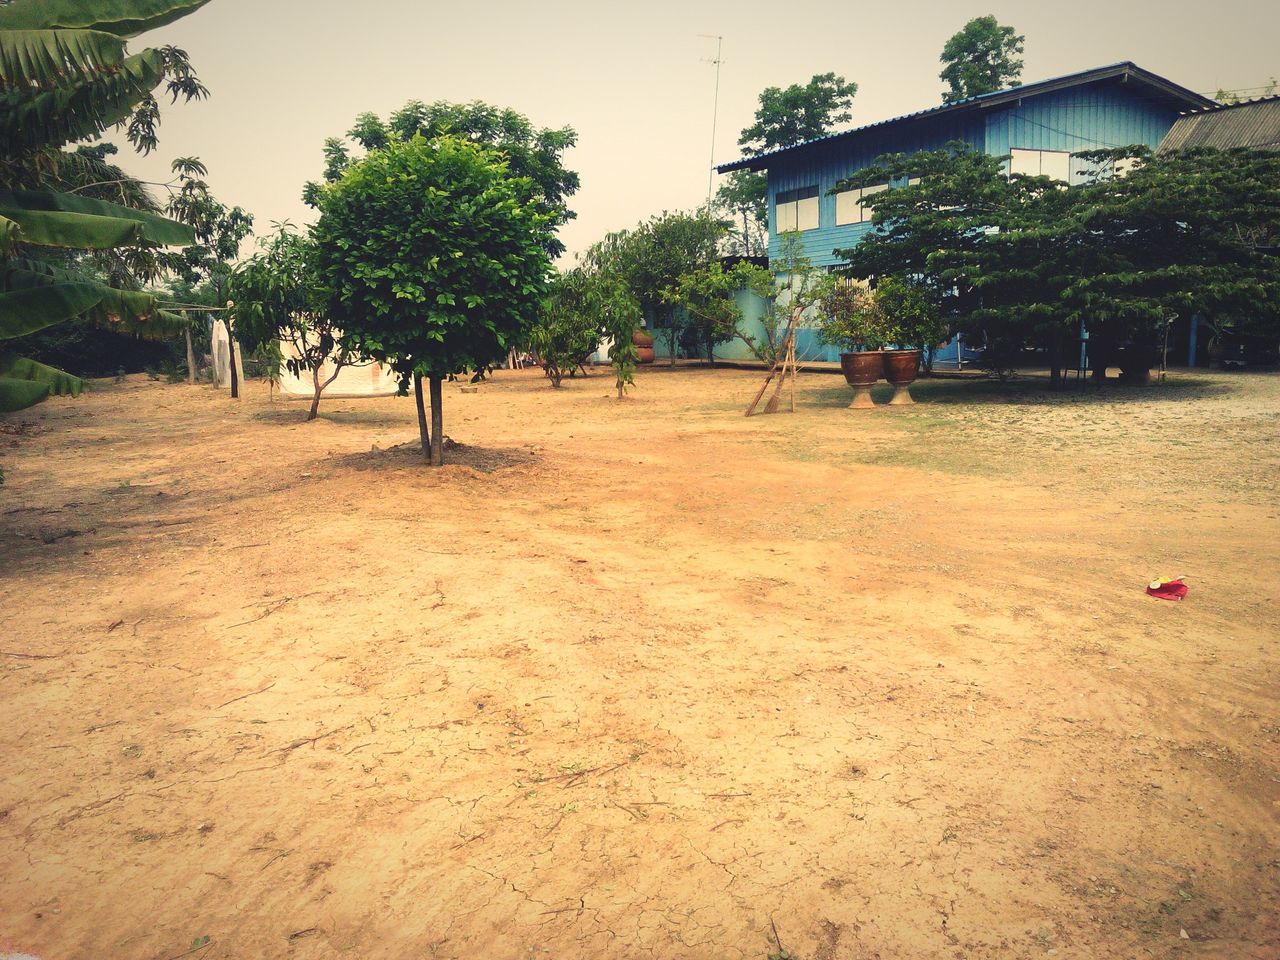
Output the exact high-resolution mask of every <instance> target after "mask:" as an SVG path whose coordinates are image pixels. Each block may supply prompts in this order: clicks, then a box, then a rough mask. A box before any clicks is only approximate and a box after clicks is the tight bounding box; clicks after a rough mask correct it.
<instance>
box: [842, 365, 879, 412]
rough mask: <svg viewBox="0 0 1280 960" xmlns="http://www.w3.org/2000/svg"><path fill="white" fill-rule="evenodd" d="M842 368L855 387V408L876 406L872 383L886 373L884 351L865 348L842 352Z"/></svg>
mask: <svg viewBox="0 0 1280 960" xmlns="http://www.w3.org/2000/svg"><path fill="white" fill-rule="evenodd" d="M840 369H841V370H842V371H843V372H844V378H845V379H846V380H848V381H849V386H851V387H853V403H851V404H849V406H850V407H852V408H853V409H855V410H866V409H867V408H869V407H874V406H875V402H874V401H873V400H872V399H871V385H872V384H873V383H875V382H876V381H877V380H879V379H880V375H881V374H882V373H884V351H882V350H863V351H862V352H861V353H842V354H840Z"/></svg>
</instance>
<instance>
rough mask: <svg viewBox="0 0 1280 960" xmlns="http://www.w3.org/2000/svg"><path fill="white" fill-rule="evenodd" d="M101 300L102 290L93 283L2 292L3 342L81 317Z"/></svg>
mask: <svg viewBox="0 0 1280 960" xmlns="http://www.w3.org/2000/svg"><path fill="white" fill-rule="evenodd" d="M101 300H102V288H101V287H99V286H98V285H97V284H93V283H55V284H53V285H52V286H47V287H35V288H32V289H29V290H14V291H11V292H9V293H0V340H12V339H14V338H15V337H22V336H26V335H27V334H28V333H35V332H36V331H37V330H43V329H44V328H45V327H51V326H53V325H54V324H55V323H61V322H62V321H64V320H70V319H71V318H72V317H78V316H80V315H81V314H82V313H84V312H86V311H87V310H89V309H91V308H93V307H95V306H97V305H98V303H99V301H101Z"/></svg>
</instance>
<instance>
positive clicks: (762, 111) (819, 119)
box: [738, 73, 858, 157]
mask: <svg viewBox="0 0 1280 960" xmlns="http://www.w3.org/2000/svg"><path fill="white" fill-rule="evenodd" d="M857 92H858V85H857V84H856V83H850V82H848V81H846V80H845V78H844V77H841V76H837V75H836V74H834V73H820V74H814V76H813V77H812V78H811V79H810V80H809V82H808V83H806V84H799V83H793V84H792V85H791V86H789V87H786V88H782V87H766V88H765V89H764V90H763V91H761V93H760V106H759V107H757V108H756V115H755V122H754V123H752V124H751V125H750V126H749V127H746V128H745V129H744V130H743V131H742V135H741V136H740V137H738V145H739V146H740V147H742V150H743V153H745V154H746V155H747V156H749V157H756V156H759V155H760V154H762V153H768V152H769V151H770V150H777V149H779V148H781V147H791V146H795V145H796V144H797V143H804V142H805V141H806V140H814V139H817V138H818V137H821V136H823V135H824V134H826V133H827V132H829V131H830V130H831V128H832V127H836V126H839V125H840V124H842V123H848V122H849V121H850V120H851V119H853V113H852V111H851V110H850V109H849V108H850V106H851V105H852V103H853V98H854V95H855V94H857Z"/></svg>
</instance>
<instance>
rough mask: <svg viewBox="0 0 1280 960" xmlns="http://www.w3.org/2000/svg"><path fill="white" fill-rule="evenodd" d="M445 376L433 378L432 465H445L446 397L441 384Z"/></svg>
mask: <svg viewBox="0 0 1280 960" xmlns="http://www.w3.org/2000/svg"><path fill="white" fill-rule="evenodd" d="M443 382H444V378H443V377H432V378H431V465H432V466H433V467H441V466H444V398H443V396H442V395H441V391H440V385H441V384H442V383H443Z"/></svg>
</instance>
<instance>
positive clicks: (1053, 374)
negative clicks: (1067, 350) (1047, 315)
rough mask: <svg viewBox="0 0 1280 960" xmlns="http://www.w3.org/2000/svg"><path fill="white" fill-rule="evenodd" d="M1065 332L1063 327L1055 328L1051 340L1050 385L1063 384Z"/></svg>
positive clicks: (1058, 385) (1054, 386) (1055, 386)
mask: <svg viewBox="0 0 1280 960" xmlns="http://www.w3.org/2000/svg"><path fill="white" fill-rule="evenodd" d="M1064 338H1065V334H1064V333H1063V330H1062V327H1060V326H1059V327H1054V328H1053V337H1052V339H1051V340H1050V341H1049V386H1050V387H1051V388H1058V387H1061V386H1062V374H1063V369H1062V368H1063V366H1064V365H1065V361H1064V359H1063V355H1062V354H1063V349H1064V344H1063V340H1064Z"/></svg>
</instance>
